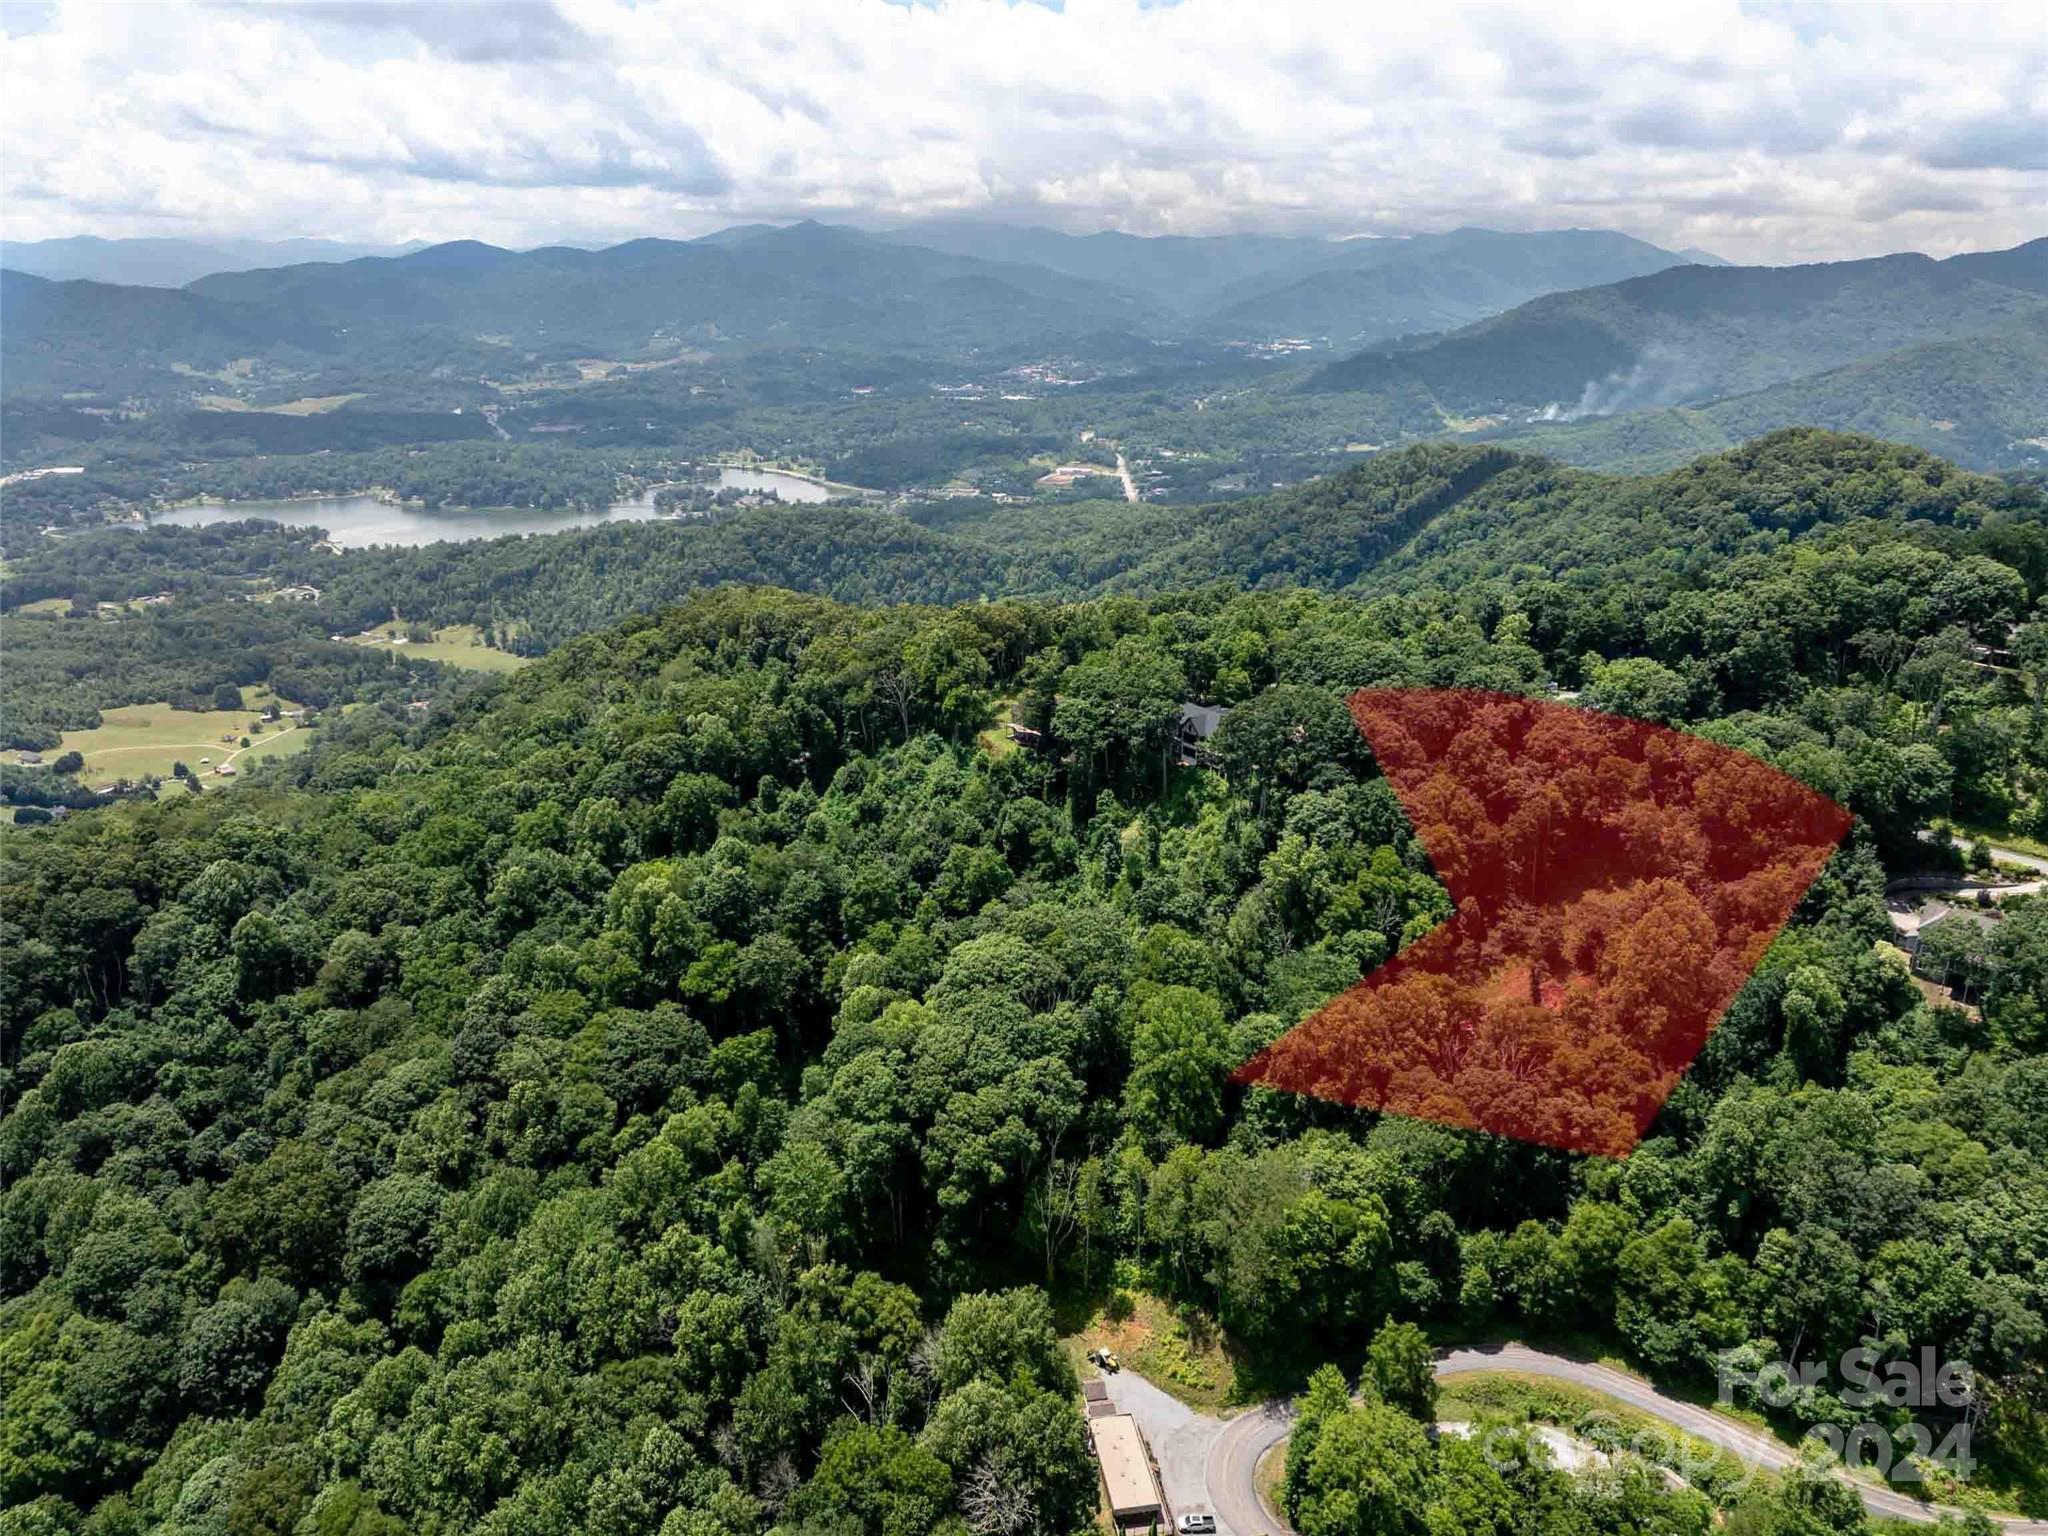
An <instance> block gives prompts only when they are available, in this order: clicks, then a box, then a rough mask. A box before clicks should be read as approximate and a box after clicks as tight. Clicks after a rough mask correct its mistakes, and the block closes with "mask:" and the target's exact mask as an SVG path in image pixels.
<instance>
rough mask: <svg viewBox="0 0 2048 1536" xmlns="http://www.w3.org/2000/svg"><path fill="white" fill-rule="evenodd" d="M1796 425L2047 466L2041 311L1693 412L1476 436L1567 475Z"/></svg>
mask: <svg viewBox="0 0 2048 1536" xmlns="http://www.w3.org/2000/svg"><path fill="white" fill-rule="evenodd" d="M1795 425H1800V426H1815V427H1825V428H1829V429H1831V430H1834V431H1841V432H1865V433H1869V434H1870V435H1872V436H1874V437H1884V438H1890V439H1892V440H1894V441H1896V442H1905V443H1912V444H1914V445H1915V446H1917V447H1921V448H1925V449H1927V450H1928V451H1929V452H1932V453H1938V454H1940V455H1942V456H1943V457H1944V458H1948V459H1952V460H1954V461H1955V462H1956V463H1958V464H1961V465H1964V466H1966V467H1970V468H1978V469H1992V468H2008V467H2019V466H2025V465H2028V464H2030V463H2032V464H2048V304H2044V305H2041V306H2039V307H2037V308H2035V309H2033V310H2031V311H2027V312H2024V313H2022V314H2020V315H2018V316H2016V317H2015V318H2014V319H2013V321H2012V323H2011V324H2009V325H2008V326H2006V327H2005V328H2003V329H2002V330H1999V331H1996V332H1993V333H1991V334H1989V335H1984V336H1971V337H1967V338H1965V339H1964V340H1961V341H1941V342H1929V343H1927V344H1925V345H1922V346H1918V347H1907V348H1902V349H1900V350H1899V351H1896V352H1887V353H1884V354H1882V355H1880V356H1878V357H1873V358H1866V359H1863V360H1862V361H1860V362H1855V363H1850V364H1847V365H1846V366H1844V367H1841V368H1835V369H1830V370H1829V371H1827V372H1825V373H1819V374H1814V375H1812V376H1810V377H1807V378H1801V379H1793V380H1791V381H1789V382H1787V383H1784V384H1777V385H1773V386H1772V387H1771V388H1769V389H1762V390H1757V391H1755V392H1754V393H1751V394H1746V395H1737V396H1733V397H1731V398H1729V399H1725V400H1717V401H1713V402H1712V403H1710V404H1706V405H1702V406H1697V407H1674V408H1671V409H1667V410H1661V411H1659V410H1650V411H1637V412H1632V413H1624V414H1622V415H1617V416H1609V417H1601V418H1598V419H1595V420H1591V421H1583V422H1577V423H1569V424H1554V423H1542V422H1537V423H1529V424H1525V425H1522V426H1518V427H1513V428H1502V429H1498V430H1495V431H1493V432H1489V433H1487V434H1486V436H1487V437H1488V438H1489V439H1490V440H1492V441H1495V442H1505V443H1513V444H1514V445H1515V446H1516V447H1518V448H1525V449H1528V450H1530V451H1532V452H1536V453H1542V454H1545V455H1548V456H1550V457H1552V458H1557V459H1561V460H1563V461H1565V462H1566V463H1571V464H1583V465H1587V466H1590V467H1594V468H1600V469H1619V470H1653V469H1666V468H1671V467H1674V466H1676V465H1678V464H1681V463H1683V462H1685V461H1686V460H1687V459H1690V458H1694V457H1696V456H1697V455H1699V454H1702V453H1708V452H1712V451H1714V450H1716V449H1719V448H1723V447H1728V446H1731V445H1733V444H1735V443H1738V442H1741V441H1743V440H1744V439H1745V438H1750V437H1755V436H1758V435H1760V434H1762V433H1764V432H1769V431H1773V430H1776V429H1778V428H1781V427H1788V426H1795Z"/></svg>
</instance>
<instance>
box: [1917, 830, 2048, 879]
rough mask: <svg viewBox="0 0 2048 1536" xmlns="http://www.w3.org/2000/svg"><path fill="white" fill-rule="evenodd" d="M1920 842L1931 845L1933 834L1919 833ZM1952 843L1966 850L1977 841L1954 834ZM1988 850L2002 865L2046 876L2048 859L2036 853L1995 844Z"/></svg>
mask: <svg viewBox="0 0 2048 1536" xmlns="http://www.w3.org/2000/svg"><path fill="white" fill-rule="evenodd" d="M1920 841H1922V842H1923V843H1931V842H1933V841H1934V834H1933V833H1932V832H1930V831H1922V832H1921V833H1920ZM1954 841H1955V842H1957V843H1959V844H1960V845H1962V847H1963V848H1965V849H1967V848H1968V847H1969V846H1970V845H1971V844H1972V843H1974V842H1976V841H1977V839H1976V838H1974V837H1965V836H1963V835H1962V834H1961V833H1958V834H1956V837H1955V839H1954ZM1990 848H1991V857H1992V858H1994V859H1999V860H2002V861H2003V862H2004V863H2007V864H2017V865H2019V867H2020V868H2021V869H2038V870H2039V871H2041V873H2042V874H2044V875H2048V859H2044V858H2042V857H2041V856H2040V855H2039V854H2037V853H2021V852H2020V851H2019V849H2017V848H2001V847H1999V846H1998V844H1996V843H1992V844H1991V845H1990Z"/></svg>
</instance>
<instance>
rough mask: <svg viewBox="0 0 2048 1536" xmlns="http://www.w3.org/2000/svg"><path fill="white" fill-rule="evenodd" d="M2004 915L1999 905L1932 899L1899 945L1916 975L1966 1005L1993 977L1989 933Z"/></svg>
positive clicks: (1993, 930) (1992, 931) (1992, 932)
mask: <svg viewBox="0 0 2048 1536" xmlns="http://www.w3.org/2000/svg"><path fill="white" fill-rule="evenodd" d="M2004 920H2005V914H2004V913H2003V912H2001V911H1999V910H1998V909H1997V908H1996V907H1978V906H1965V905H1956V906H1951V905H1950V904H1948V903H1947V902H1940V901H1937V902H1932V903H1929V905H1927V906H1926V907H1923V908H1922V909H1921V910H1920V912H1919V922H1918V923H1917V924H1916V925H1915V926H1914V928H1913V931H1911V932H1910V933H1904V932H1902V933H1901V934H1900V935H1899V947H1900V948H1901V949H1903V950H1905V952H1906V953H1907V955H1908V956H1909V957H1910V958H1911V960H1912V964H1913V975H1914V976H1915V977H1916V978H1919V979H1920V980H1923V981H1926V982H1930V983H1932V984H1933V985H1934V986H1935V987H1937V988H1939V989H1941V990H1942V991H1945V992H1946V993H1947V994H1948V995H1949V996H1950V997H1951V998H1953V999H1954V1000H1955V1001H1956V1002H1959V1003H1964V1004H1968V1003H1970V1002H1971V1001H1973V1000H1974V998H1975V995H1976V994H1977V993H1978V992H1980V991H1981V990H1982V989H1983V987H1984V985H1985V983H1986V982H1987V981H1988V980H1989V978H1990V970H1991V936H1992V934H1994V933H1995V932H1996V931H1997V929H1998V925H1999V924H2000V923H2002V922H2003V921H2004Z"/></svg>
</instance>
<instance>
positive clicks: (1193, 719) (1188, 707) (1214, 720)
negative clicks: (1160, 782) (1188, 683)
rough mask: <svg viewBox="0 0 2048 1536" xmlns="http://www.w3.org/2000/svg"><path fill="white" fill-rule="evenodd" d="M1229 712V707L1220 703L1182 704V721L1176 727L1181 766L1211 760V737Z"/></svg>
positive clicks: (1175, 733)
mask: <svg viewBox="0 0 2048 1536" xmlns="http://www.w3.org/2000/svg"><path fill="white" fill-rule="evenodd" d="M1229 714H1230V711H1229V709H1228V708H1226V707H1225V706H1223V705H1220V704H1182V705H1181V707H1180V723H1179V724H1178V725H1176V726H1175V727H1174V739H1175V741H1176V742H1177V743H1178V745H1179V747H1180V765H1181V767H1183V768H1192V767H1194V766H1195V764H1197V763H1203V762H1207V761H1208V760H1209V757H1210V752H1209V738H1210V737H1212V736H1214V735H1215V734H1216V728H1217V727H1218V726H1220V725H1221V724H1222V723H1223V722H1224V720H1225V718H1226V717H1228V715H1229Z"/></svg>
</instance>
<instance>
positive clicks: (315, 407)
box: [196, 393, 363, 416]
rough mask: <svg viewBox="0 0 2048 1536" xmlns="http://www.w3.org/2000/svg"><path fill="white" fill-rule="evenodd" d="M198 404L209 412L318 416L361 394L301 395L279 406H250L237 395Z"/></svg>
mask: <svg viewBox="0 0 2048 1536" xmlns="http://www.w3.org/2000/svg"><path fill="white" fill-rule="evenodd" d="M196 398H197V399H198V402H199V404H200V405H201V406H202V407H204V408H205V409H207V410H209V411H256V412H261V413H264V414H268V415H271V416H318V415H320V414H322V413H323V412H326V411H338V410H340V409H341V408H342V407H343V406H344V405H347V404H348V403H349V401H351V400H360V399H362V398H363V397H362V395H361V394H359V393H358V394H353V395H301V396H300V397H299V398H298V399H296V400H286V401H284V402H283V403H282V404H280V405H251V404H250V403H249V402H248V401H247V400H244V399H243V398H242V397H241V396H239V395H200V396H198V397H196Z"/></svg>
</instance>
